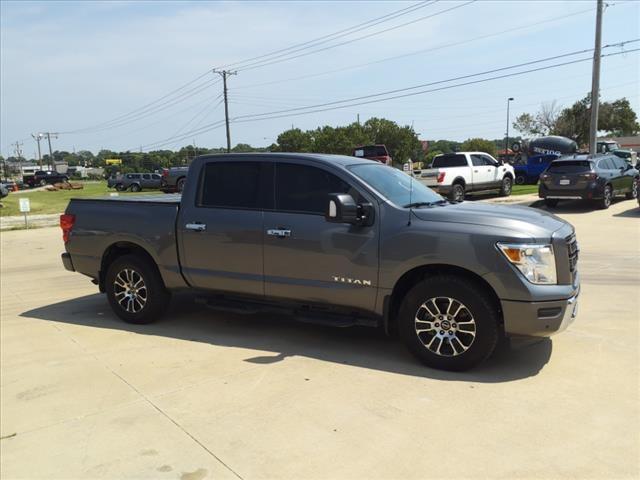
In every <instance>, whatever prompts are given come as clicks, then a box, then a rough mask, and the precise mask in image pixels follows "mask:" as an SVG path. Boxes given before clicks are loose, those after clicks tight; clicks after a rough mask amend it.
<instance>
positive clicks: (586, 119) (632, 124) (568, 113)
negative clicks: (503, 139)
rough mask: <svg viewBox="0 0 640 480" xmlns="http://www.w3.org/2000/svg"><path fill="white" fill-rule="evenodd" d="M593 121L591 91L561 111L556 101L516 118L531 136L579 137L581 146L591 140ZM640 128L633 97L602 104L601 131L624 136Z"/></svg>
mask: <svg viewBox="0 0 640 480" xmlns="http://www.w3.org/2000/svg"><path fill="white" fill-rule="evenodd" d="M590 122H591V95H590V94H588V95H586V96H585V97H584V98H583V99H581V100H578V101H577V102H575V103H574V104H573V105H571V106H569V107H567V108H565V109H562V110H561V111H560V109H559V107H558V106H557V105H556V103H555V102H552V103H549V104H543V105H542V106H541V108H540V111H539V112H537V113H536V114H535V115H531V114H530V113H523V114H522V115H520V116H519V117H518V118H516V120H515V122H514V124H513V127H514V128H515V129H516V130H518V131H519V132H521V133H523V134H525V135H527V136H536V135H560V136H563V137H568V138H571V139H572V140H575V141H576V142H577V143H578V144H579V145H585V144H587V143H589V126H590ZM639 130H640V125H639V124H638V120H637V116H636V113H635V112H634V111H633V109H632V108H631V105H630V103H629V100H627V99H626V98H621V99H618V100H615V101H613V102H601V103H600V109H599V115H598V131H599V132H604V133H605V135H607V136H614V137H621V136H628V135H629V136H630V135H637V133H638V131H639Z"/></svg>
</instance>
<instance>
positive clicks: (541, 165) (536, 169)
mask: <svg viewBox="0 0 640 480" xmlns="http://www.w3.org/2000/svg"><path fill="white" fill-rule="evenodd" d="M556 158H559V155H557V154H553V153H551V154H541V155H533V156H530V157H527V159H526V162H524V163H518V164H515V165H513V171H514V174H515V176H516V185H526V184H532V185H535V184H536V183H538V179H539V178H540V174H541V173H542V172H544V171H545V170H546V169H547V167H548V166H549V164H550V163H551V162H552V161H554V160H555V159H556Z"/></svg>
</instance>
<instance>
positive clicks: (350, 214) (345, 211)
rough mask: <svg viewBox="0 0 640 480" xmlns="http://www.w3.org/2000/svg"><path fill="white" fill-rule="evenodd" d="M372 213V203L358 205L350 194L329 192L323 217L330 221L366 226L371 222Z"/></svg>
mask: <svg viewBox="0 0 640 480" xmlns="http://www.w3.org/2000/svg"><path fill="white" fill-rule="evenodd" d="M373 215H374V210H373V205H371V204H370V203H365V204H361V205H358V204H356V202H355V200H354V199H353V197H352V196H351V195H348V194H346V193H330V194H329V202H328V205H327V210H326V212H325V215H324V218H325V220H326V221H327V222H331V223H349V224H351V225H361V226H368V225H372V224H373Z"/></svg>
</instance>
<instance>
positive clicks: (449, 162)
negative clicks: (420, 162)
mask: <svg viewBox="0 0 640 480" xmlns="http://www.w3.org/2000/svg"><path fill="white" fill-rule="evenodd" d="M467 165H468V164H467V157H465V156H464V155H461V154H457V155H440V156H438V157H436V158H434V159H433V164H432V165H431V166H432V167H433V168H440V167H466V166H467Z"/></svg>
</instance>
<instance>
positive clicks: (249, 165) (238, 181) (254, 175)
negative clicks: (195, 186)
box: [198, 161, 261, 209]
mask: <svg viewBox="0 0 640 480" xmlns="http://www.w3.org/2000/svg"><path fill="white" fill-rule="evenodd" d="M199 199H200V200H199V202H198V203H199V206H202V207H226V208H245V209H259V208H261V206H260V163H259V162H240V161H234V162H212V163H209V164H207V165H206V166H205V168H204V175H203V178H202V184H201V186H200V193H199Z"/></svg>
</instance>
